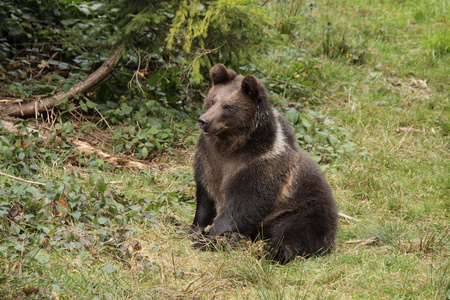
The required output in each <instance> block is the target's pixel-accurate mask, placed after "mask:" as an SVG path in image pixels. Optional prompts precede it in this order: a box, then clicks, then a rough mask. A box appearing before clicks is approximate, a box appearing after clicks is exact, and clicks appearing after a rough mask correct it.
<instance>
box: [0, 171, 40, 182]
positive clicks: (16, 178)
mask: <svg viewBox="0 0 450 300" xmlns="http://www.w3.org/2000/svg"><path fill="white" fill-rule="evenodd" d="M0 175H3V176H6V177H9V178H12V179H15V180H18V181H23V182H26V183H31V184H39V185H45V183H42V182H35V181H31V180H26V179H23V178H20V177H16V176H13V175H9V174H6V173H2V172H0Z"/></svg>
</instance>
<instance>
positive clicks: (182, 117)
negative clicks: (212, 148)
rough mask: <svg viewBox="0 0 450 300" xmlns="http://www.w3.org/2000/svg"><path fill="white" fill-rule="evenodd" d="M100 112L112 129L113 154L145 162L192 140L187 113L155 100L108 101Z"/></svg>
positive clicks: (190, 120) (191, 126) (182, 146)
mask: <svg viewBox="0 0 450 300" xmlns="http://www.w3.org/2000/svg"><path fill="white" fill-rule="evenodd" d="M98 109H99V111H100V112H101V113H102V115H104V116H105V117H106V118H107V119H108V120H110V121H111V122H112V124H114V125H115V124H125V125H124V126H122V125H119V126H115V127H114V128H115V129H114V130H113V132H112V138H113V140H114V143H115V148H114V150H115V152H124V153H128V154H132V155H135V156H136V157H138V158H142V159H146V158H150V157H154V155H156V154H158V153H161V152H162V151H168V152H171V151H172V150H174V149H175V148H185V147H189V146H190V145H192V144H193V142H194V141H195V140H194V138H192V137H191V138H190V137H189V136H190V135H191V134H192V131H193V129H194V128H195V127H194V122H193V120H192V119H190V118H189V117H188V116H187V115H186V113H184V112H181V111H178V110H175V109H173V108H170V107H164V106H163V105H162V104H161V103H159V102H157V101H155V100H148V101H145V102H142V101H140V100H132V101H126V102H121V103H115V102H111V101H108V102H107V103H106V104H102V105H99V106H98Z"/></svg>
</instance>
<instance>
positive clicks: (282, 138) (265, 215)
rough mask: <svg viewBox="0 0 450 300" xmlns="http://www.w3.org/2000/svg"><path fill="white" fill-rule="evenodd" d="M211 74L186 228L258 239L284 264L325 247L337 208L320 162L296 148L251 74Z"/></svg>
mask: <svg viewBox="0 0 450 300" xmlns="http://www.w3.org/2000/svg"><path fill="white" fill-rule="evenodd" d="M211 78H212V81H213V87H212V88H211V90H210V91H209V93H208V95H207V97H206V99H205V100H204V108H205V109H206V112H205V114H203V115H202V116H201V117H200V118H199V120H198V122H199V124H200V127H201V129H202V133H201V134H200V137H199V139H198V142H197V146H196V151H195V158H194V175H195V181H196V184H197V192H196V197H197V207H196V212H195V217H194V222H193V225H192V226H191V230H190V232H191V233H197V234H199V233H201V234H205V235H206V237H208V238H210V239H213V238H214V237H217V236H220V235H227V234H230V233H239V234H240V235H244V236H246V237H249V238H251V239H255V238H262V239H264V240H267V245H266V249H268V252H269V253H268V256H269V258H271V259H273V260H276V261H278V262H280V263H282V264H284V263H288V262H290V261H291V260H292V259H294V258H295V257H296V256H301V257H304V258H307V257H310V256H312V255H319V254H324V253H328V252H329V251H330V250H331V249H332V248H333V246H334V244H335V239H336V232H337V228H338V211H337V206H336V203H335V201H334V199H333V194H332V192H331V189H330V186H329V185H328V184H327V182H326V181H325V177H324V175H323V173H322V171H321V170H320V168H319V166H318V165H317V164H316V163H315V162H314V161H313V160H312V159H311V158H310V156H309V155H308V154H307V153H306V152H304V151H303V150H301V149H299V148H298V147H297V145H296V139H295V134H294V130H293V128H292V126H291V125H290V124H289V123H288V121H287V120H286V118H285V117H284V116H282V115H281V114H280V113H278V112H277V111H276V110H275V109H274V108H273V107H272V105H271V103H270V102H269V97H268V93H267V92H266V90H265V88H264V87H263V85H262V84H261V83H260V82H258V80H257V79H256V78H255V77H254V76H245V77H244V76H241V75H236V73H235V72H234V71H231V70H227V69H226V68H225V66H224V65H222V64H218V65H215V66H214V67H213V68H212V70H211ZM209 225H211V226H210V227H208V226H209ZM208 228H209V232H205V231H206V230H207V229H208ZM197 246H198V244H197Z"/></svg>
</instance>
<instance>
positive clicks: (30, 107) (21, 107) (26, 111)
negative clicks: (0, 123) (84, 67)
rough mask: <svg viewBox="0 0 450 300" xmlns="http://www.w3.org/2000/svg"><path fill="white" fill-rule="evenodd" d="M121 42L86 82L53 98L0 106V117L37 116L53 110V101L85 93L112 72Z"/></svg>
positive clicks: (19, 100)
mask: <svg viewBox="0 0 450 300" xmlns="http://www.w3.org/2000/svg"><path fill="white" fill-rule="evenodd" d="M122 46H123V42H122V43H120V44H119V45H118V46H117V48H116V50H115V51H114V53H113V54H112V55H111V56H110V57H109V58H108V60H107V61H105V62H104V63H103V65H102V66H101V67H100V68H98V69H97V70H96V71H95V72H94V73H92V74H91V75H89V77H88V78H86V81H82V82H79V83H77V84H75V85H74V86H73V87H72V88H71V89H70V90H69V91H68V92H62V91H61V92H59V93H57V94H56V95H54V96H51V97H47V98H44V99H38V100H35V101H27V102H25V103H22V102H23V101H22V100H21V99H18V100H15V101H14V102H13V103H12V104H9V105H6V104H0V116H12V117H29V116H33V115H36V116H37V115H38V114H39V113H42V112H45V111H48V110H50V109H52V108H53V106H54V103H55V101H60V100H62V99H64V98H66V97H67V98H68V99H70V98H72V97H73V96H74V95H75V94H78V93H85V92H87V91H88V90H89V89H91V88H93V87H94V86H96V85H97V84H99V83H100V82H101V81H102V80H103V79H104V78H105V77H106V76H107V75H108V74H109V73H111V72H112V71H113V70H114V67H115V65H116V61H117V57H118V56H119V54H120V51H121V50H122Z"/></svg>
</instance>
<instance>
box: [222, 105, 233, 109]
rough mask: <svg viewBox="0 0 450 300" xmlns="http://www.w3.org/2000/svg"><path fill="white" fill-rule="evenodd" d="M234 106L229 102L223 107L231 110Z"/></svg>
mask: <svg viewBox="0 0 450 300" xmlns="http://www.w3.org/2000/svg"><path fill="white" fill-rule="evenodd" d="M232 108H233V107H232V106H231V105H229V104H227V105H225V106H224V107H223V109H225V110H231V109H232Z"/></svg>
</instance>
